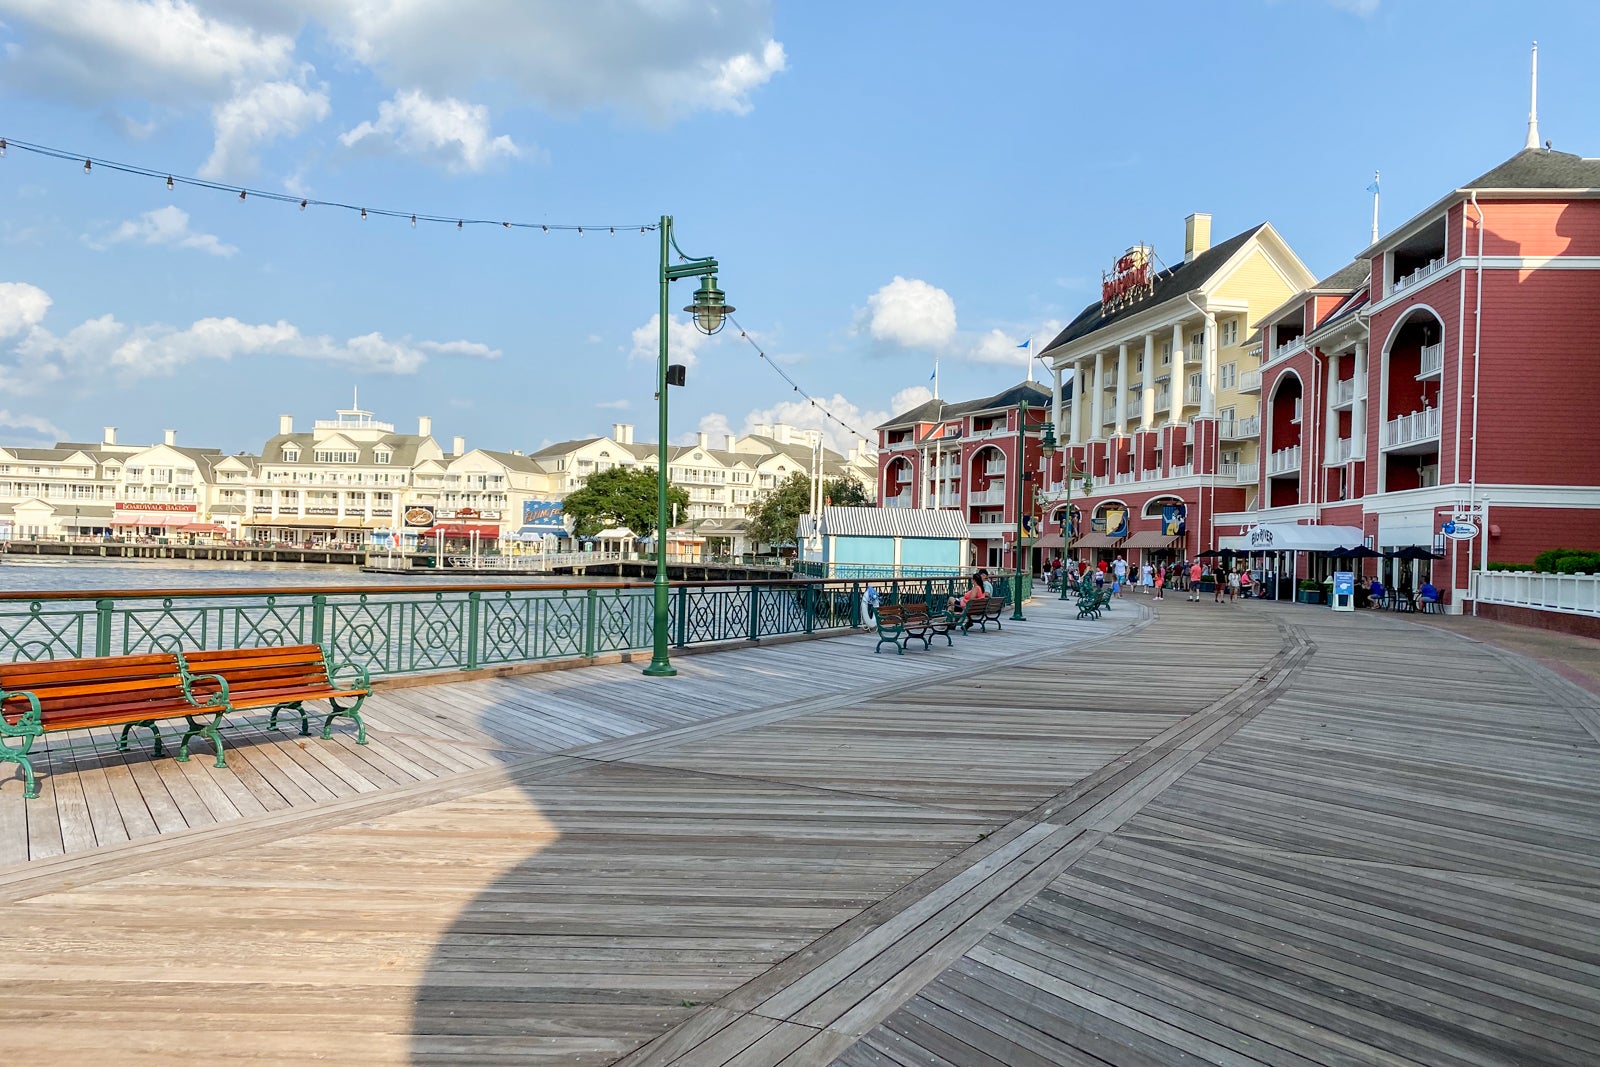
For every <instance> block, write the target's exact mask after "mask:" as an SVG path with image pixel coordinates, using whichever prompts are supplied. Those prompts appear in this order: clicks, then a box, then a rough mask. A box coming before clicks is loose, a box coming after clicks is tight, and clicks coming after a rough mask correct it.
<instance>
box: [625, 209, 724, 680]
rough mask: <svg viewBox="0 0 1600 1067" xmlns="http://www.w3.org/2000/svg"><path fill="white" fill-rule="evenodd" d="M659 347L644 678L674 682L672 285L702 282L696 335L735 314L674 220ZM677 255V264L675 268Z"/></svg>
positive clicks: (693, 311) (664, 255) (667, 227)
mask: <svg viewBox="0 0 1600 1067" xmlns="http://www.w3.org/2000/svg"><path fill="white" fill-rule="evenodd" d="M660 228H661V275H660V281H661V315H660V319H661V343H660V348H659V351H658V353H657V359H656V422H657V428H656V577H655V584H654V588H653V590H652V592H653V595H654V600H653V607H654V609H655V610H654V616H655V626H654V629H653V633H654V637H655V641H654V644H653V647H652V652H651V656H650V666H648V667H646V668H645V669H644V673H645V674H648V675H650V676H651V677H652V678H670V677H672V676H673V675H675V674H677V673H678V671H677V668H675V667H673V665H672V660H671V657H670V656H669V655H668V654H667V645H668V640H667V639H668V633H667V631H668V630H669V629H670V626H669V616H670V614H671V611H670V603H671V600H670V592H671V591H670V589H669V588H668V584H667V386H668V385H682V384H684V381H685V372H684V368H683V367H681V366H668V364H667V332H668V328H669V327H670V326H671V324H672V318H671V315H670V312H669V310H668V308H667V301H668V298H669V297H670V296H671V292H670V290H671V285H672V283H673V282H674V281H677V280H678V279H679V278H694V277H698V278H699V279H700V288H699V289H696V290H695V294H694V303H693V304H690V305H689V306H688V307H686V308H684V309H683V310H684V311H686V312H688V313H689V315H690V316H691V319H692V321H693V322H694V325H695V329H697V330H699V331H700V332H701V333H705V334H713V333H716V332H717V331H718V330H720V329H722V325H723V322H724V321H725V320H726V319H727V317H728V316H729V315H730V314H732V312H733V310H734V309H733V308H731V307H729V306H728V301H727V296H726V294H724V293H723V291H722V290H721V289H719V288H717V261H716V260H715V259H712V258H710V257H709V256H707V257H702V258H698V259H696V258H692V257H690V256H686V255H684V254H683V250H682V249H681V248H679V247H678V242H677V241H675V240H674V239H673V237H672V216H671V215H663V216H661V227H660ZM674 253H676V254H677V256H678V260H679V262H678V263H673V262H672V256H673V254H674Z"/></svg>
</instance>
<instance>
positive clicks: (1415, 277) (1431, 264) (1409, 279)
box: [1389, 256, 1444, 295]
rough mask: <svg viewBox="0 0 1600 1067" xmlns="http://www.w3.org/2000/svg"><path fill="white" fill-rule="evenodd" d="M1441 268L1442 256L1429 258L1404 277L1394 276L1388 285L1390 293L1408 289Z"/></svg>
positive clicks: (1442, 266) (1442, 264) (1436, 272)
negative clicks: (1390, 284)
mask: <svg viewBox="0 0 1600 1067" xmlns="http://www.w3.org/2000/svg"><path fill="white" fill-rule="evenodd" d="M1443 269H1444V257H1443V256H1440V257H1439V258H1438V259H1430V260H1428V262H1426V263H1424V264H1423V265H1422V266H1420V267H1418V268H1417V269H1416V270H1414V271H1412V272H1411V273H1410V274H1407V275H1406V276H1405V277H1403V278H1396V279H1395V280H1394V284H1393V285H1392V286H1390V287H1389V292H1390V294H1391V295H1392V294H1394V293H1398V292H1400V291H1401V290H1403V289H1409V288H1411V287H1412V286H1413V285H1418V284H1420V283H1421V282H1423V281H1425V280H1426V279H1428V278H1429V277H1431V276H1433V275H1435V274H1438V273H1439V272H1440V271H1441V270H1443Z"/></svg>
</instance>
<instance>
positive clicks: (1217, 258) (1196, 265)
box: [1044, 222, 1267, 352]
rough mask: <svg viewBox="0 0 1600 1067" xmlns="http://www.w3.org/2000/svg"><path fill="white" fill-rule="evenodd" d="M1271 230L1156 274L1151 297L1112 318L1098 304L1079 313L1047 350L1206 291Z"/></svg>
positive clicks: (1238, 239) (1258, 229)
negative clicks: (1239, 255) (1254, 240)
mask: <svg viewBox="0 0 1600 1067" xmlns="http://www.w3.org/2000/svg"><path fill="white" fill-rule="evenodd" d="M1266 228H1267V224H1266V223H1264V222H1263V223H1261V224H1260V225H1259V226H1253V227H1251V228H1250V229H1248V230H1245V231H1244V232H1243V233H1239V234H1235V235H1234V236H1232V237H1230V238H1228V239H1227V240H1226V241H1223V242H1222V243H1221V244H1217V245H1212V246H1211V247H1210V248H1208V249H1206V250H1205V251H1204V252H1202V253H1200V254H1199V255H1198V256H1195V257H1194V259H1192V260H1190V261H1189V262H1187V263H1180V264H1178V265H1177V266H1176V267H1169V268H1167V269H1166V270H1164V271H1161V272H1159V273H1157V274H1156V276H1155V279H1154V285H1153V286H1152V288H1151V292H1150V295H1149V296H1147V297H1144V298H1143V299H1142V300H1136V301H1134V302H1133V303H1131V304H1127V305H1125V306H1123V307H1119V308H1116V309H1115V310H1113V311H1111V312H1110V313H1109V314H1108V313H1105V312H1102V311H1101V309H1100V302H1099V301H1098V300H1097V301H1095V302H1094V303H1092V304H1090V305H1089V306H1088V307H1086V308H1084V309H1083V310H1082V311H1081V312H1079V313H1078V317H1077V318H1075V319H1073V320H1072V321H1071V322H1069V323H1067V327H1066V329H1064V330H1062V331H1061V332H1060V333H1058V334H1056V337H1055V340H1053V341H1051V342H1050V343H1049V344H1047V345H1045V346H1044V350H1045V351H1046V352H1048V351H1050V349H1052V348H1056V347H1059V346H1060V345H1064V344H1066V343H1068V342H1069V341H1076V340H1077V339H1078V338H1080V337H1086V336H1088V335H1089V334H1091V333H1094V332H1095V331H1096V330H1098V329H1100V328H1101V327H1103V326H1109V325H1111V324H1112V323H1113V322H1116V321H1118V320H1119V319H1125V318H1127V317H1129V316H1130V315H1136V314H1138V313H1139V312H1141V311H1148V310H1149V309H1151V308H1153V307H1157V306H1158V305H1161V304H1164V303H1166V302H1167V301H1168V300H1173V299H1175V298H1177V297H1181V296H1182V295H1183V294H1184V293H1192V292H1194V291H1195V290H1196V289H1200V288H1203V287H1204V286H1205V284H1206V282H1208V281H1210V280H1211V278H1212V276H1213V275H1215V274H1216V273H1217V271H1219V270H1221V269H1222V265H1223V264H1224V263H1226V262H1228V260H1230V259H1232V258H1233V254H1234V253H1235V252H1237V251H1239V249H1241V248H1243V247H1244V246H1245V245H1246V244H1247V243H1248V242H1249V241H1250V239H1251V238H1252V237H1254V236H1256V234H1258V233H1260V232H1261V231H1262V230H1264V229H1266Z"/></svg>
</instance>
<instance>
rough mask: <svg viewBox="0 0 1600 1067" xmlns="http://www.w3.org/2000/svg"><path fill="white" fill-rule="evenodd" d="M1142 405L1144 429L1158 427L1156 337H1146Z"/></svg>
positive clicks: (1148, 334)
mask: <svg viewBox="0 0 1600 1067" xmlns="http://www.w3.org/2000/svg"><path fill="white" fill-rule="evenodd" d="M1140 399H1141V403H1140V412H1139V414H1140V421H1141V422H1142V423H1143V428H1144V429H1146V430H1153V429H1155V427H1156V335H1155V334H1153V333H1147V334H1145V335H1144V396H1143V397H1142V398H1140Z"/></svg>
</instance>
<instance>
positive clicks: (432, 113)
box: [339, 89, 522, 172]
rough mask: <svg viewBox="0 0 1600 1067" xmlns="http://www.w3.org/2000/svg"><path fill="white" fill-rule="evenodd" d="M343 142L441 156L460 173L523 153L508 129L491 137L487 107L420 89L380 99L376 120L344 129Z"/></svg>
mask: <svg viewBox="0 0 1600 1067" xmlns="http://www.w3.org/2000/svg"><path fill="white" fill-rule="evenodd" d="M339 143H340V144H342V145H344V146H345V147H346V148H354V147H363V148H366V149H369V150H377V151H385V152H389V151H395V150H398V151H400V152H403V153H405V154H407V155H412V156H422V157H425V158H432V159H437V160H440V161H442V162H443V163H444V165H445V167H446V168H448V169H449V170H452V171H457V172H461V171H480V170H483V169H484V168H486V167H488V166H489V165H490V164H492V163H494V162H495V161H497V160H500V159H515V158H516V157H517V156H520V155H521V154H522V149H520V148H518V147H517V146H516V144H515V143H514V142H513V141H512V140H511V138H510V137H508V136H506V135H505V134H501V135H500V136H498V137H491V136H490V134H489V109H488V108H487V107H484V106H483V105H482V104H468V103H465V102H463V101H461V100H457V99H456V98H455V97H445V98H444V99H442V100H435V99H434V98H433V97H431V96H428V95H427V94H426V93H423V92H421V91H419V90H416V89H410V90H402V91H401V92H398V93H396V94H395V95H394V99H393V100H385V101H384V102H383V103H381V104H379V105H378V118H377V121H375V122H363V123H361V125H359V126H357V127H355V128H354V129H352V130H348V131H346V132H345V133H342V134H340V135H339Z"/></svg>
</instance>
